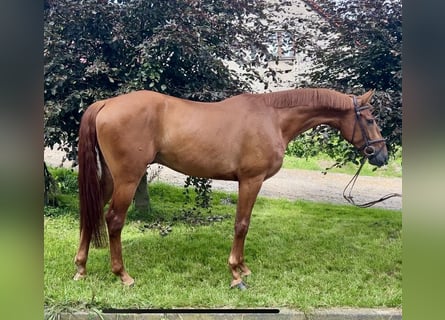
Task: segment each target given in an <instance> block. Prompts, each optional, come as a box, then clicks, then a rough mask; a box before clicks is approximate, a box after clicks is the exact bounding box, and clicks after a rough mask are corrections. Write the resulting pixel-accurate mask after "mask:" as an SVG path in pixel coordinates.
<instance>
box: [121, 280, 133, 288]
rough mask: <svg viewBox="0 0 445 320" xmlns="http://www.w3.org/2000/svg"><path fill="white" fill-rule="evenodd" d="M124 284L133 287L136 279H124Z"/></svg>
mask: <svg viewBox="0 0 445 320" xmlns="http://www.w3.org/2000/svg"><path fill="white" fill-rule="evenodd" d="M122 284H123V285H124V286H125V287H128V288H132V287H134V280H133V279H132V278H130V279H128V280H126V281H122Z"/></svg>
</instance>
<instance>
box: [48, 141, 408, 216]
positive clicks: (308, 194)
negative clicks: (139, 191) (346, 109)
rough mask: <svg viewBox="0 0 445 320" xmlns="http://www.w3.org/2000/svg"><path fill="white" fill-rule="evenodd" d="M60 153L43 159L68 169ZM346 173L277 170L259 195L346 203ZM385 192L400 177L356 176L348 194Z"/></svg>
mask: <svg viewBox="0 0 445 320" xmlns="http://www.w3.org/2000/svg"><path fill="white" fill-rule="evenodd" d="M63 154H64V153H63V152H60V151H58V150H50V149H45V152H44V159H45V162H46V163H47V164H48V165H51V166H62V165H63V166H65V167H70V165H71V164H70V163H69V162H68V161H65V162H63V163H62V159H63ZM157 168H158V165H153V166H151V167H150V168H149V175H150V173H151V172H152V171H153V170H158V169H157ZM185 177H186V176H184V175H182V174H180V173H178V172H176V171H173V170H171V169H169V168H167V167H161V169H160V172H159V175H158V177H156V178H155V179H154V181H162V182H166V183H170V184H173V185H177V186H183V185H184V180H185ZM350 179H351V176H350V175H347V174H340V173H331V172H329V173H328V174H326V175H324V174H322V173H321V172H320V171H312V170H298V169H281V170H280V171H279V172H278V173H277V174H276V175H275V176H273V177H272V178H270V179H268V180H266V181H265V182H264V184H263V186H262V188H261V191H260V196H265V197H272V198H287V199H291V200H296V199H302V200H308V201H316V202H329V203H339V204H347V202H346V200H345V199H344V198H343V189H344V188H345V186H346V185H347V184H348V182H349V181H350ZM212 188H213V190H222V191H228V192H237V191H238V183H237V182H233V181H222V180H213V182H212ZM388 193H400V194H401V193H402V179H401V178H383V177H368V176H360V177H359V178H358V180H357V182H356V184H355V187H354V190H353V192H352V195H353V196H354V201H356V202H357V203H364V202H368V201H373V200H376V199H379V198H380V197H382V196H384V195H386V194H388ZM374 207H376V208H385V209H395V210H401V209H402V198H401V197H394V198H390V199H388V200H386V201H384V202H380V203H378V204H376V205H375V206H374Z"/></svg>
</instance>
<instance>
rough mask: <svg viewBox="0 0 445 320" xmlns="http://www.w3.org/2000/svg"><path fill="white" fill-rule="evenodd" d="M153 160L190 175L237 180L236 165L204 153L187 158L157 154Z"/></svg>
mask: <svg viewBox="0 0 445 320" xmlns="http://www.w3.org/2000/svg"><path fill="white" fill-rule="evenodd" d="M153 162H154V163H159V164H162V165H165V166H166V167H169V168H170V169H172V170H175V171H177V172H180V173H183V174H185V175H188V176H192V177H198V178H209V179H216V180H237V172H236V166H233V165H231V162H230V161H227V160H226V161H224V160H223V159H221V160H218V159H217V158H210V157H208V156H205V155H200V156H199V157H195V158H194V159H189V158H188V157H181V156H173V157H169V156H165V155H162V154H158V155H157V156H156V157H155V159H154V161H153Z"/></svg>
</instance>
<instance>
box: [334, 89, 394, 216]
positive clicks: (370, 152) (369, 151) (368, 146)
mask: <svg viewBox="0 0 445 320" xmlns="http://www.w3.org/2000/svg"><path fill="white" fill-rule="evenodd" d="M352 100H353V102H354V112H355V123H354V129H353V131H352V138H351V142H353V141H354V135H355V131H356V127H357V123H358V126H359V128H360V130H361V133H362V137H363V140H365V143H364V144H363V146H361V147H360V148H358V151H360V152H361V151H363V154H364V157H363V158H362V159H361V160H360V167H359V168H358V170H357V173H356V174H355V175H354V176H353V177H352V179H351V181H349V183H348V184H347V185H346V187H345V189H344V190H343V198H345V199H346V201H348V202H349V203H350V204H352V205H354V206H356V207H360V208H368V207H370V206H373V205H375V204H376V203H379V202H382V201H385V200H387V199H389V198H392V197H401V196H402V195H401V194H400V193H389V194H387V195H385V196H383V197H381V198H380V199H377V200H374V201H369V202H366V203H356V202H355V201H354V199H353V196H352V195H351V192H352V188H353V187H354V185H355V182H356V181H357V178H358V176H359V174H360V171H361V170H362V168H363V165H364V164H365V162H366V160H367V159H368V158H369V157H371V156H375V155H376V151H375V148H374V146H373V144H375V143H378V142H384V141H385V139H374V140H372V139H370V138H369V137H368V134H367V132H366V130H365V127H364V126H363V123H362V121H361V117H360V115H361V113H360V112H361V111H362V110H365V109H369V108H370V106H368V105H365V106H359V105H358V102H357V97H355V96H353V97H352ZM381 150H382V149H380V150H379V151H378V152H377V154H378V153H379V152H380V151H381ZM349 186H351V188H350V189H349V193H348V195H346V190H347V189H348V187H349Z"/></svg>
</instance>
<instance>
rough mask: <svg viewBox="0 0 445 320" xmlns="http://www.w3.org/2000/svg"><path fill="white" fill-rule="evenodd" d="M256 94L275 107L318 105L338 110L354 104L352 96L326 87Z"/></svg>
mask: <svg viewBox="0 0 445 320" xmlns="http://www.w3.org/2000/svg"><path fill="white" fill-rule="evenodd" d="M255 96H258V98H262V99H264V101H265V103H266V105H268V106H271V107H273V108H291V107H297V106H309V107H316V106H318V107H326V108H330V109H337V110H348V109H351V108H352V106H353V105H352V100H351V97H350V96H348V95H346V94H344V93H341V92H338V91H335V90H332V89H324V88H316V89H315V88H302V89H292V90H285V91H278V92H271V93H262V94H256V95H255Z"/></svg>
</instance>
